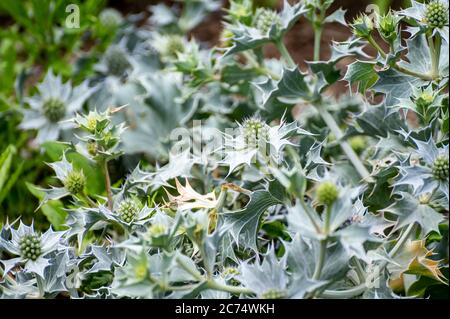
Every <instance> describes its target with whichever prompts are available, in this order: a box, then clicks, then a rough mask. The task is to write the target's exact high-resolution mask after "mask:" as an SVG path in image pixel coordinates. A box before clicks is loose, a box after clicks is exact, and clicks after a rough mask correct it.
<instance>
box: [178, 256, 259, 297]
mask: <svg viewBox="0 0 450 319" xmlns="http://www.w3.org/2000/svg"><path fill="white" fill-rule="evenodd" d="M176 261H177V263H178V265H180V267H181V268H183V269H184V270H185V271H186V272H187V273H189V274H191V275H192V276H193V277H194V278H195V279H197V280H198V281H199V282H206V287H207V288H208V289H215V290H221V291H226V292H229V293H232V294H237V295H239V294H246V295H250V294H253V291H252V290H250V289H248V288H245V287H235V286H228V285H223V284H220V283H218V282H216V281H214V280H213V279H208V280H206V278H205V277H203V276H202V275H201V274H200V273H199V272H198V271H194V270H193V269H191V267H189V266H188V265H186V263H185V262H184V261H183V260H182V259H181V258H177V259H176Z"/></svg>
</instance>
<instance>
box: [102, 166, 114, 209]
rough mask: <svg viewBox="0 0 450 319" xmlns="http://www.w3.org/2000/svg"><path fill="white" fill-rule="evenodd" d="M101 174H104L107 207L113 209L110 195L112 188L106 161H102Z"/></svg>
mask: <svg viewBox="0 0 450 319" xmlns="http://www.w3.org/2000/svg"><path fill="white" fill-rule="evenodd" d="M103 174H104V175H105V189H106V196H107V197H108V208H109V210H112V209H113V196H112V190H111V178H110V177H109V170H108V162H107V161H104V162H103Z"/></svg>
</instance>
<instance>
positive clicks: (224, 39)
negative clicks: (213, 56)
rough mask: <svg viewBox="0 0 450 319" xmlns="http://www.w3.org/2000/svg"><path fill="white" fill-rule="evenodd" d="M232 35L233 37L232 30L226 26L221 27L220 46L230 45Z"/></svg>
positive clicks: (226, 46) (231, 43)
mask: <svg viewBox="0 0 450 319" xmlns="http://www.w3.org/2000/svg"><path fill="white" fill-rule="evenodd" d="M233 37H234V33H233V31H231V30H229V29H227V28H225V29H222V32H221V33H220V44H221V47H223V48H228V47H231V46H232V45H233V41H232V39H233Z"/></svg>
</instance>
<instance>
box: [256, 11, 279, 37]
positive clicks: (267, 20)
mask: <svg viewBox="0 0 450 319" xmlns="http://www.w3.org/2000/svg"><path fill="white" fill-rule="evenodd" d="M272 26H275V27H276V28H277V29H280V28H281V27H282V23H281V19H280V16H279V15H278V13H277V12H276V11H273V10H270V9H266V8H258V10H256V14H255V20H254V27H255V28H256V29H258V30H259V31H260V32H261V33H262V34H267V33H268V32H269V31H270V29H271V28H272Z"/></svg>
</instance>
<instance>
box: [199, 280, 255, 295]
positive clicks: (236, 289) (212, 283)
mask: <svg viewBox="0 0 450 319" xmlns="http://www.w3.org/2000/svg"><path fill="white" fill-rule="evenodd" d="M206 287H207V288H209V289H214V290H221V291H226V292H229V293H231V294H235V295H240V294H244V295H251V294H253V291H252V290H250V289H248V288H245V287H237V286H229V285H223V284H220V283H218V282H216V281H214V280H208V282H207V283H206Z"/></svg>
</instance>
